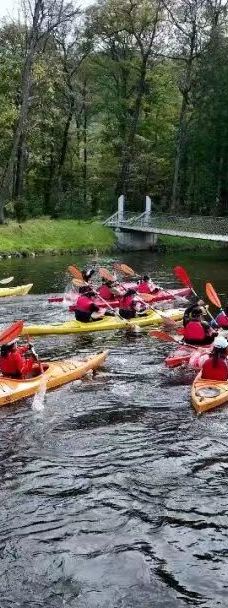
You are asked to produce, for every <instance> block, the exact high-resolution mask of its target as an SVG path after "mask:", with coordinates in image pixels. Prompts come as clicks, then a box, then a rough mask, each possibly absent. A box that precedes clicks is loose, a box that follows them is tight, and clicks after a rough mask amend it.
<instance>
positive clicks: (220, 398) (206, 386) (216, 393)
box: [191, 372, 228, 414]
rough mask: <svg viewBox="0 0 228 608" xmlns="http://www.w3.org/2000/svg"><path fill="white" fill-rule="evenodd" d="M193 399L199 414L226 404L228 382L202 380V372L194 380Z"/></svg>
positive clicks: (227, 399) (227, 400)
mask: <svg viewBox="0 0 228 608" xmlns="http://www.w3.org/2000/svg"><path fill="white" fill-rule="evenodd" d="M191 399H192V405H193V406H194V408H195V410H196V411H197V413H198V414H202V413H203V412H207V411H208V410H213V409H214V408H216V407H219V406H220V405H224V404H225V403H227V402H228V382H220V381H219V380H202V378H201V372H200V373H199V374H198V375H197V376H196V378H195V380H194V382H193V385H192V391H191Z"/></svg>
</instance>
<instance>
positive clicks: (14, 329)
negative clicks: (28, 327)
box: [0, 321, 24, 344]
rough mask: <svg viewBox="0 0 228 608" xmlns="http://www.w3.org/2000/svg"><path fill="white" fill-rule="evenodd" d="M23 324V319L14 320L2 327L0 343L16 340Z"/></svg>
mask: <svg viewBox="0 0 228 608" xmlns="http://www.w3.org/2000/svg"><path fill="white" fill-rule="evenodd" d="M23 326H24V321H16V322H15V323H12V325H10V327H7V329H4V331H2V332H1V333H0V344H8V342H12V341H13V340H16V339H17V338H18V336H19V335H20V333H21V332H22V329H23Z"/></svg>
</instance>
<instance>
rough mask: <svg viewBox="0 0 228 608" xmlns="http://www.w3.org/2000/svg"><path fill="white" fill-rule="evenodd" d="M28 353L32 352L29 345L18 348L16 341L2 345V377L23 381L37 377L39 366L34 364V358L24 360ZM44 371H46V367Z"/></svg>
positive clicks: (0, 358) (0, 366) (0, 359)
mask: <svg viewBox="0 0 228 608" xmlns="http://www.w3.org/2000/svg"><path fill="white" fill-rule="evenodd" d="M28 351H30V352H32V345H31V344H25V345H24V346H18V345H17V341H16V340H14V341H13V342H8V344H3V345H2V346H1V356H0V370H1V372H2V374H3V376H7V377H10V378H25V379H26V378H31V377H32V376H37V375H38V374H39V373H40V365H39V363H37V362H35V360H34V357H28V358H27V359H26V357H25V354H26V353H27V352H28ZM44 365H45V364H44ZM45 369H47V366H46V365H45Z"/></svg>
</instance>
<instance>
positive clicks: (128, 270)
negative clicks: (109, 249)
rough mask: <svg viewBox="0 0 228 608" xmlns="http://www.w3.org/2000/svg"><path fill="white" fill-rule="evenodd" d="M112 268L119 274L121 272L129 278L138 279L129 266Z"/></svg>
mask: <svg viewBox="0 0 228 608" xmlns="http://www.w3.org/2000/svg"><path fill="white" fill-rule="evenodd" d="M114 268H115V270H118V271H119V272H122V273H123V274H126V275H127V276H129V277H139V276H140V275H139V274H138V273H137V272H135V270H133V268H131V267H130V266H127V264H117V263H115V264H114Z"/></svg>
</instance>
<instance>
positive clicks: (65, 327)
mask: <svg viewBox="0 0 228 608" xmlns="http://www.w3.org/2000/svg"><path fill="white" fill-rule="evenodd" d="M122 267H124V269H125V270H126V269H129V267H127V266H126V265H122ZM73 268H74V269H75V268H76V267H73ZM178 268H181V267H176V269H174V270H175V271H176V272H175V274H176V276H177V277H178V278H181V277H182V278H183V275H180V274H179V272H178ZM71 269H72V267H71ZM130 270H132V269H130ZM79 274H80V275H81V273H80V271H78V269H77V268H76V286H77V285H80V284H83V283H81V281H84V279H81V277H79V279H77V276H78V275H79ZM126 274H128V276H129V273H128V272H126ZM73 275H74V272H73ZM133 275H135V272H134V271H133V270H132V272H131V273H130V276H131V280H130V281H128V282H126V281H125V282H123V283H122V286H123V289H129V287H130V288H133V289H135V290H137V286H138V282H137V281H136V280H135V279H134V280H133ZM184 279H185V280H182V283H183V287H182V288H180V289H172V290H164V289H162V288H157V289H156V290H155V291H154V292H153V291H152V293H151V294H149V293H147V294H145V300H144V294H140V296H141V298H142V300H144V301H146V303H147V310H146V311H145V313H144V314H143V316H139V317H136V318H132V319H127V320H126V319H123V318H121V317H120V315H119V314H118V306H119V301H118V298H116V300H113V301H112V308H113V309H114V310H115V309H116V314H114V315H113V316H104V317H103V318H102V319H101V320H96V321H95V320H94V321H93V320H91V321H90V322H89V323H82V322H80V321H77V320H70V321H66V322H63V323H51V324H34V325H24V324H23V327H21V331H20V334H21V335H22V336H27V335H28V336H30V335H34V336H38V335H50V334H56V335H61V334H71V333H72V334H80V333H85V332H100V331H112V330H124V329H125V330H129V329H130V330H131V329H134V328H135V327H137V328H138V327H142V328H144V327H147V326H153V325H156V326H159V325H161V324H164V329H167V327H168V326H169V327H170V325H169V324H171V327H172V332H175V330H176V329H177V326H176V323H175V322H177V321H181V320H182V318H183V313H184V308H169V309H168V310H165V311H164V310H162V309H159V310H156V309H155V308H154V304H156V303H157V302H159V303H160V304H161V305H162V302H163V301H164V303H165V302H167V301H170V302H176V301H177V300H178V299H179V298H187V297H189V296H190V295H191V293H192V292H193V293H195V292H194V290H193V286H192V284H191V281H190V279H189V277H188V275H187V273H186V271H185V273H184ZM31 288H32V284H29V285H22V286H18V287H11V288H9V287H7V288H0V297H1V296H2V297H3V296H4V295H5V296H12V295H15V296H16V295H26V294H27V293H29V291H30V289H31ZM3 292H4V293H3ZM76 293H77V289H76V290H75V284H74V286H73V288H72V291H71V292H69V291H68V293H67V294H65V295H54V296H50V297H49V298H48V301H49V303H50V304H53V303H62V302H64V303H65V304H66V296H67V304H68V305H69V309H71V308H72V309H73V310H74V300H75V294H76ZM96 301H97V302H98V303H99V302H100V300H99V294H98V295H97V296H96ZM102 304H103V305H104V300H102ZM107 306H109V304H107ZM158 333H159V332H158ZM160 333H162V332H160ZM167 338H168V334H167ZM173 341H175V342H176V341H177V339H176V338H173ZM0 344H1V335H0ZM211 348H212V347H211V346H208V347H197V348H196V347H194V346H190V345H186V344H183V343H181V344H178V346H177V348H176V349H175V351H174V352H172V353H171V354H170V355H169V356H168V357H167V358H166V360H165V363H166V365H167V366H168V367H170V368H176V367H178V366H179V365H182V366H183V365H190V366H191V367H193V368H194V369H197V368H198V369H199V368H200V367H201V364H202V361H203V360H204V358H205V356H207V355H208V353H209V352H210V349H211ZM107 354H108V353H107V351H103V352H102V353H99V354H95V355H94V356H92V357H90V358H88V359H86V360H84V361H79V360H78V359H75V358H74V359H68V360H64V361H58V362H50V363H48V364H47V370H46V371H45V372H43V374H42V377H44V378H45V383H46V388H47V389H53V388H56V387H58V386H61V385H62V384H65V383H67V382H71V381H72V380H75V379H79V378H81V377H83V376H84V375H85V374H87V372H89V371H91V370H96V369H97V368H98V367H100V366H101V365H102V364H103V362H104V361H105V359H106V357H107ZM40 378H41V377H40V376H37V377H35V378H29V379H28V380H18V379H12V378H6V377H3V376H2V377H1V378H0V405H6V404H9V403H12V402H15V401H17V400H20V399H22V398H24V397H28V396H30V395H33V394H34V393H36V392H37V390H38V389H39V387H40ZM227 401H228V382H218V381H208V380H207V381H206V380H202V379H201V377H200V374H198V376H197V377H196V379H195V380H194V382H193V385H192V403H193V406H194V407H195V409H196V411H197V412H198V413H201V412H204V411H207V410H209V409H213V408H215V407H217V406H218V405H221V404H223V403H226V402H227Z"/></svg>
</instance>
